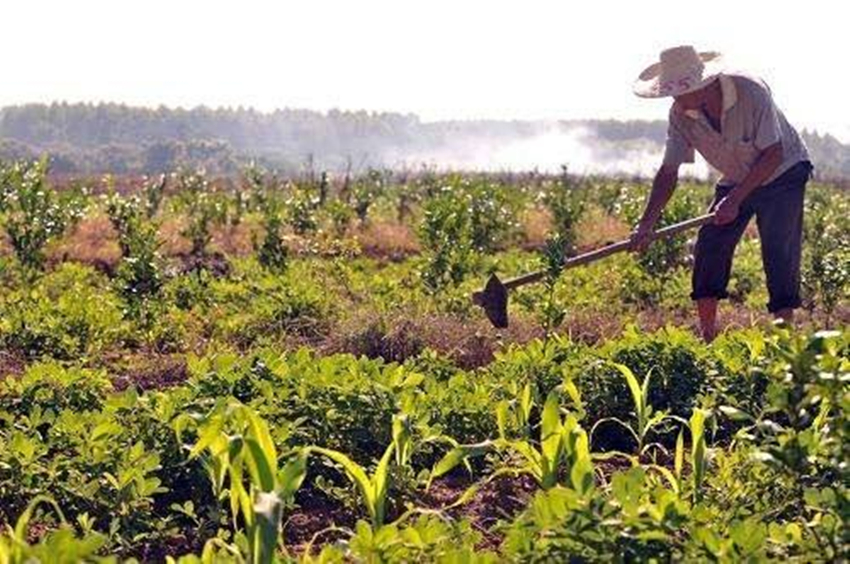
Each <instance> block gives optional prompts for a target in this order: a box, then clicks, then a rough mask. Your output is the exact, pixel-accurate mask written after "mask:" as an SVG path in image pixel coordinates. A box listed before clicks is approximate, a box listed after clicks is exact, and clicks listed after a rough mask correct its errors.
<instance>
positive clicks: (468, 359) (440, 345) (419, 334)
mask: <svg viewBox="0 0 850 564" xmlns="http://www.w3.org/2000/svg"><path fill="white" fill-rule="evenodd" d="M541 336H542V333H541V331H540V329H539V328H538V327H537V326H536V325H535V324H533V323H530V322H528V321H526V320H523V319H518V320H515V321H514V322H512V323H511V326H510V327H509V328H507V329H496V328H494V327H493V326H491V325H490V323H489V322H488V321H486V320H485V319H474V320H469V319H463V318H458V317H454V316H451V315H447V314H443V315H441V314H429V315H424V316H423V315H420V316H415V315H410V314H405V313H403V312H399V313H396V314H393V315H392V316H386V317H382V316H374V315H365V316H359V317H357V318H356V319H352V320H350V321H349V322H347V323H346V324H344V325H343V326H341V327H339V328H338V329H337V330H336V331H334V332H333V335H332V336H331V337H330V338H329V339H328V340H327V341H326V342H325V343H324V344H323V345H322V346H321V347H320V348H321V349H322V352H323V354H333V353H350V354H354V355H355V356H360V355H365V356H367V357H369V358H383V359H384V360H386V361H388V362H404V361H405V360H407V359H408V358H412V357H415V356H417V355H418V354H420V353H421V352H422V351H424V350H425V349H426V348H429V349H433V350H435V351H437V352H439V353H440V354H442V355H444V356H446V357H448V358H449V359H451V360H452V361H453V362H454V363H455V364H456V365H457V366H458V367H460V368H464V369H473V368H478V367H480V366H485V365H487V364H489V363H490V362H492V361H493V358H494V355H495V353H496V352H498V351H499V350H502V349H503V348H504V346H505V345H506V344H510V343H526V342H528V341H530V340H532V339H534V338H537V337H541Z"/></svg>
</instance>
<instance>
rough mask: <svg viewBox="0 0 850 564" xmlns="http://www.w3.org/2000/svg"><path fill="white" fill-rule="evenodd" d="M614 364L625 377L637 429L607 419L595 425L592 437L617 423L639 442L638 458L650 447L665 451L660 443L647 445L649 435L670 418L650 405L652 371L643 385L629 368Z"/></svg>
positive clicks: (614, 418) (612, 418)
mask: <svg viewBox="0 0 850 564" xmlns="http://www.w3.org/2000/svg"><path fill="white" fill-rule="evenodd" d="M612 364H613V365H614V367H615V368H616V369H617V370H618V371H619V372H620V374H622V375H623V378H624V379H625V381H626V385H627V386H628V388H629V393H630V394H631V398H632V404H633V406H634V412H635V417H636V419H637V422H636V423H637V424H636V427H635V426H632V425H629V424H628V423H626V422H625V421H623V420H622V419H620V418H618V417H605V418H603V419H600V420H599V421H597V422H596V423H595V424H594V425H593V427H592V428H591V430H590V436H591V437H593V433H594V432H595V431H596V428H597V427H599V426H600V425H603V424H606V423H616V424H617V425H620V426H621V427H623V428H624V429H626V430H627V431H628V432H629V433H630V434H631V435H632V436H633V437H634V439H635V441H636V442H637V455H638V456H641V455H643V454H644V453H645V452H646V451H647V450H648V449H649V448H650V447H656V448H660V449H662V450H664V447H663V446H661V445H660V444H658V443H649V444H647V443H646V439H647V437H648V436H649V433H650V432H651V431H652V430H653V429H654V428H656V427H657V426H658V425H660V424H661V423H662V422H664V421H665V420H666V419H667V418H668V417H669V416H668V414H667V413H666V412H664V411H658V412H653V408H652V405H650V403H649V384H650V382H651V380H652V370H650V371H649V372H647V374H646V377H645V378H644V379H643V382H642V383H641V382H639V381H638V379H637V377H636V376H635V374H634V372H632V370H631V369H630V368H629V367H628V366H625V365H623V364H618V363H612Z"/></svg>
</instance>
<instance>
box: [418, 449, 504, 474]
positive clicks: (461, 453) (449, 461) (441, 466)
mask: <svg viewBox="0 0 850 564" xmlns="http://www.w3.org/2000/svg"><path fill="white" fill-rule="evenodd" d="M494 445H495V442H494V441H484V442H483V443H478V444H474V445H460V446H457V447H455V448H453V449H452V450H450V451H449V452H447V453H446V454H445V456H443V458H441V459H440V461H439V462H437V464H435V465H434V468H433V470H431V478H430V479H431V480H433V479H434V478H439V477H440V476H443V475H445V474H448V473H449V472H451V471H452V470H453V469H454V468H455V466H457V465H458V464H460V463H462V462H464V461H465V460H466V459H468V458H473V457H477V456H482V455H484V454H486V453H488V452H489V451H490V450H492V449H493V447H494Z"/></svg>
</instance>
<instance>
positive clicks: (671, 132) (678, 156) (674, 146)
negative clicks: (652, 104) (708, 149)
mask: <svg viewBox="0 0 850 564" xmlns="http://www.w3.org/2000/svg"><path fill="white" fill-rule="evenodd" d="M662 162H663V164H664V165H666V166H670V167H678V166H679V165H681V164H682V163H692V162H694V146H693V145H691V143H690V142H689V141H688V140H687V139H686V138H685V136H684V135H683V134H682V131H681V130H680V129H679V126H678V125H677V123H676V118H675V117H674V114H673V111H672V110H671V111H670V118H669V122H668V125H667V142H666V144H665V146H664V160H663V161H662Z"/></svg>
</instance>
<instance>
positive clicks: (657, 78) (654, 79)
mask: <svg viewBox="0 0 850 564" xmlns="http://www.w3.org/2000/svg"><path fill="white" fill-rule="evenodd" d="M699 58H700V60H701V61H702V63H703V65H705V66H704V70H703V74H702V78H701V79H699V80H696V81H693V82H691V83H690V84H687V85H686V86H684V87H678V88H675V89H673V90H669V89H667V90H665V89H664V88H662V84H661V74H662V70H663V65H662V64H661V63H655V64H653V65H650V66H648V67H647V68H646V69H644V71H643V72H642V73H640V76H638V79H637V80H636V81H635V82H634V84H633V86H632V90H633V91H634V93H635V94H637V95H638V96H640V97H641V98H666V97H668V96H681V95H682V94H687V93H688V92H694V91H696V90H699V89H700V88H703V87H705V86H707V85H708V84H711V82H713V81H714V79H715V78H717V75H719V74H720V73H721V72H722V71H723V70H724V68H725V64H724V61H723V57H722V56H721V55H720V53H717V52H713V51H710V52H704V53H699Z"/></svg>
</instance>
